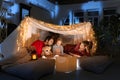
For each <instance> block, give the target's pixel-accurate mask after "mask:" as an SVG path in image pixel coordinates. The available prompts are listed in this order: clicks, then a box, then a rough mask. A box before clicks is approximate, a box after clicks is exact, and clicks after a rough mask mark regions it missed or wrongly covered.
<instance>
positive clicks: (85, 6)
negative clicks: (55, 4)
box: [55, 0, 120, 24]
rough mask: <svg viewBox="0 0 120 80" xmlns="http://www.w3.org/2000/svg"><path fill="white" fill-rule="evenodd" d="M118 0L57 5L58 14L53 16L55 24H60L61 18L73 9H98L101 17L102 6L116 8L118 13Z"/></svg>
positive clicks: (119, 2) (119, 0)
mask: <svg viewBox="0 0 120 80" xmlns="http://www.w3.org/2000/svg"><path fill="white" fill-rule="evenodd" d="M119 6H120V0H109V1H103V2H101V1H95V2H93V1H91V2H86V3H83V4H75V5H74V4H73V5H61V6H59V12H58V13H59V14H58V16H57V17H56V18H55V21H56V22H55V23H56V24H60V22H61V20H62V21H63V20H64V19H65V18H66V17H67V16H68V15H69V13H70V12H74V11H77V10H78V11H79V10H83V11H87V10H88V9H96V8H97V9H98V10H99V12H100V13H99V14H100V17H102V10H103V8H111V7H112V8H116V9H117V12H119V13H120V7H119Z"/></svg>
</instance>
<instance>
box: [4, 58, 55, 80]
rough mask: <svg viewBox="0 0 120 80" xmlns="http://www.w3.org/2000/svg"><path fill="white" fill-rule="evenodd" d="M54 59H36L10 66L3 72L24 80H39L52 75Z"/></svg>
mask: <svg viewBox="0 0 120 80" xmlns="http://www.w3.org/2000/svg"><path fill="white" fill-rule="evenodd" d="M54 66H55V60H54V59H38V60H33V61H30V62H28V63H23V64H17V65H12V66H9V67H6V68H4V69H3V70H4V71H5V72H7V73H9V74H12V75H15V76H17V77H20V78H22V79H25V80H39V78H40V77H42V76H44V75H47V74H50V73H53V72H54Z"/></svg>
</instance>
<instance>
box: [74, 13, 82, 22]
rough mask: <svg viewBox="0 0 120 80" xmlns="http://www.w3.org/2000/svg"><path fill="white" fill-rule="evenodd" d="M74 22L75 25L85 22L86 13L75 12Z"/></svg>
mask: <svg viewBox="0 0 120 80" xmlns="http://www.w3.org/2000/svg"><path fill="white" fill-rule="evenodd" d="M73 16H74V17H73V22H74V24H76V23H80V22H84V12H83V11H75V12H74V14H73Z"/></svg>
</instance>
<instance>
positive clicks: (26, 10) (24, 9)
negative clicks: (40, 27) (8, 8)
mask: <svg viewBox="0 0 120 80" xmlns="http://www.w3.org/2000/svg"><path fill="white" fill-rule="evenodd" d="M30 9H31V7H30V6H29V5H26V4H23V3H20V21H21V20H23V19H24V18H25V17H26V16H30Z"/></svg>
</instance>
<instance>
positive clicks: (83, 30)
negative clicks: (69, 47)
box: [17, 17, 97, 53]
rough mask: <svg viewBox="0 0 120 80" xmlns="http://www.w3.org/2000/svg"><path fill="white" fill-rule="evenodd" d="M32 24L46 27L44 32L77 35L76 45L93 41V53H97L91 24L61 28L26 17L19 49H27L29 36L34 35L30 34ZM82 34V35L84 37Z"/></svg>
mask: <svg viewBox="0 0 120 80" xmlns="http://www.w3.org/2000/svg"><path fill="white" fill-rule="evenodd" d="M31 22H33V23H34V24H36V25H38V26H39V24H40V25H42V26H45V27H44V30H47V31H49V30H51V31H52V32H56V33H61V34H65V33H66V34H68V35H74V36H75V35H76V36H75V37H74V39H73V41H74V43H78V42H79V41H81V40H88V41H92V42H93V48H92V52H93V53H95V51H96V48H97V41H96V38H95V36H94V34H95V33H94V31H93V29H92V25H91V23H89V22H84V23H79V24H74V25H66V26H59V25H55V24H50V23H46V22H43V21H40V20H39V21H38V20H36V19H33V18H30V17H26V18H25V19H24V20H23V21H22V22H21V24H20V28H19V35H18V40H17V44H18V45H19V47H25V42H26V40H27V39H28V38H27V35H28V34H30V35H32V33H30V31H29V27H30V26H29V25H31ZM31 27H32V26H31ZM80 34H82V37H81V35H80ZM81 38H82V39H81Z"/></svg>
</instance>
